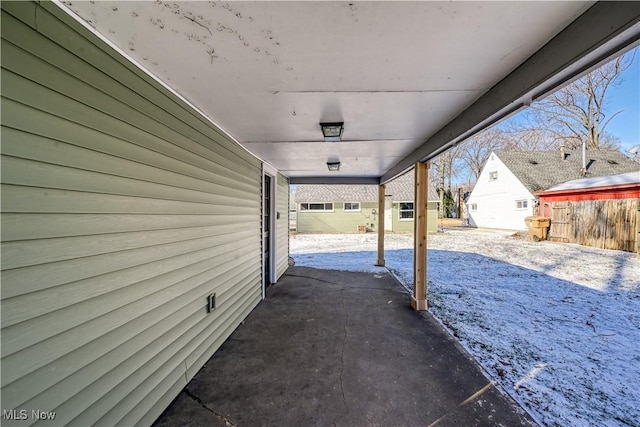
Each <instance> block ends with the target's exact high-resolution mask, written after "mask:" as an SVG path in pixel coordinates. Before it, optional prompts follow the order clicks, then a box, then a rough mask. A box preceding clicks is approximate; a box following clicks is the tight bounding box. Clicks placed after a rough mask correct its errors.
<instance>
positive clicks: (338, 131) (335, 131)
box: [320, 122, 344, 142]
mask: <svg viewBox="0 0 640 427" xmlns="http://www.w3.org/2000/svg"><path fill="white" fill-rule="evenodd" d="M343 125H344V122H332V123H320V129H322V134H323V135H324V140H325V142H337V141H340V137H342V132H343V131H344V126H343Z"/></svg>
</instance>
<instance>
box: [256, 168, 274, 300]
mask: <svg viewBox="0 0 640 427" xmlns="http://www.w3.org/2000/svg"><path fill="white" fill-rule="evenodd" d="M265 175H267V176H269V177H270V178H271V188H270V193H271V194H270V196H271V197H270V208H271V209H270V211H271V215H269V220H270V224H269V230H270V232H269V281H270V282H271V284H274V283H276V281H277V272H276V266H277V264H278V263H277V253H276V247H277V245H276V237H277V231H276V216H277V214H278V213H277V212H276V206H277V203H276V197H277V194H276V193H277V189H278V185H277V183H278V171H277V169H275V168H274V167H273V166H271V165H269V164H267V163H262V181H261V184H260V186H261V188H262V189H263V191H261V195H262V196H261V199H262V200H261V201H260V229H261V230H264V225H263V221H264V188H263V187H264V177H265ZM260 239H261V242H260V247H261V248H262V245H263V242H264V240H263V234H262V233H260ZM260 259H261V260H262V262H261V264H262V269H261V270H262V279H261V281H262V299H264V298H265V296H266V291H267V283H266V282H265V280H264V277H265V267H266V266H265V265H264V248H262V249H261V253H260Z"/></svg>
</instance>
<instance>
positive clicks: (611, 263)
mask: <svg viewBox="0 0 640 427" xmlns="http://www.w3.org/2000/svg"><path fill="white" fill-rule="evenodd" d="M427 246H428V248H429V253H428V289H427V293H428V297H429V305H430V311H431V313H432V314H433V315H434V316H436V317H437V318H438V319H439V320H440V321H441V322H442V324H443V325H445V327H446V328H448V329H449V331H450V332H451V333H452V334H453V335H454V336H455V337H457V338H458V339H459V341H460V342H461V343H462V345H463V346H464V347H465V348H467V350H468V351H469V352H470V353H471V354H473V356H474V357H475V358H476V360H478V362H479V363H480V364H481V365H482V366H483V367H484V369H485V370H486V371H487V373H488V374H489V375H491V376H492V377H493V378H494V379H495V380H496V381H498V382H499V383H500V384H502V386H503V387H504V389H505V390H507V392H509V393H510V394H511V395H512V396H513V397H514V398H515V399H516V400H518V401H519V402H520V403H521V404H522V405H523V406H524V407H525V408H526V409H527V410H528V411H529V413H530V414H531V415H532V416H533V417H534V418H535V419H536V420H537V421H538V422H539V423H540V424H542V425H545V426H629V425H632V426H640V260H639V259H638V257H637V255H636V254H632V253H627V252H620V251H606V250H599V249H593V248H588V247H584V246H578V245H573V244H562V243H553V242H540V243H534V242H530V241H527V240H523V239H518V238H515V237H512V236H510V233H506V232H495V231H479V230H468V231H467V230H465V231H445V232H444V233H439V234H434V235H429V236H428V237H427ZM412 247H413V236H411V235H398V234H388V235H386V237H385V248H386V253H385V260H386V264H387V267H388V268H389V269H390V270H391V271H392V272H393V273H394V274H395V275H396V277H398V279H399V280H400V281H401V282H402V283H403V285H404V286H405V287H407V288H409V289H410V288H411V287H412V283H413V278H412V277H413V251H412V249H411V248H412ZM376 248H377V243H376V236H375V235H373V234H350V235H322V234H316V235H294V236H291V256H292V257H293V258H294V259H295V261H296V265H302V266H309V267H316V268H328V269H339V270H349V271H372V272H375V271H384V268H381V267H375V266H374V265H373V264H374V263H375V261H376Z"/></svg>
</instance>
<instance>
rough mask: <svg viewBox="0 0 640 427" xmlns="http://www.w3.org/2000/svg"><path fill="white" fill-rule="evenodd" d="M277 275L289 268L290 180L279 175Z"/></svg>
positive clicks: (277, 192)
mask: <svg viewBox="0 0 640 427" xmlns="http://www.w3.org/2000/svg"><path fill="white" fill-rule="evenodd" d="M276 212H277V216H278V215H279V218H278V217H277V216H276V256H277V261H276V264H277V265H276V275H277V277H278V278H279V277H280V276H282V275H283V274H284V272H285V270H286V269H287V268H289V179H288V178H287V177H285V176H284V175H282V174H278V178H277V183H276Z"/></svg>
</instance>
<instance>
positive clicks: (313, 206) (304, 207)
mask: <svg viewBox="0 0 640 427" xmlns="http://www.w3.org/2000/svg"><path fill="white" fill-rule="evenodd" d="M300 210H301V211H316V212H318V211H319V212H333V203H300Z"/></svg>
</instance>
